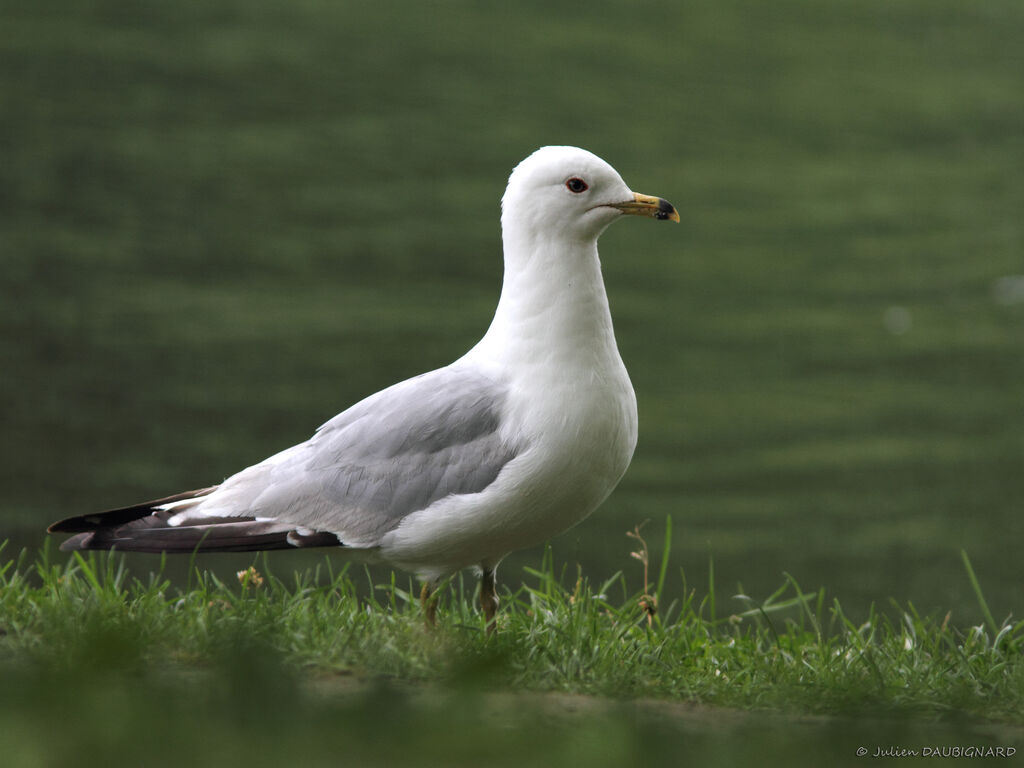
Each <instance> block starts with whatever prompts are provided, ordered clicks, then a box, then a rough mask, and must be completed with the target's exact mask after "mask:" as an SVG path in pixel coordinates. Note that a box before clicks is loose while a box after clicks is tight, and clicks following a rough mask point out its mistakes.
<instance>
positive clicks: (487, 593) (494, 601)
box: [480, 564, 498, 635]
mask: <svg viewBox="0 0 1024 768" xmlns="http://www.w3.org/2000/svg"><path fill="white" fill-rule="evenodd" d="M480 568H481V569H482V570H483V573H481V574H480V607H481V608H482V609H483V611H484V619H486V621H487V634H488V635H490V634H492V633H493V632H494V628H495V625H496V622H495V620H494V617H495V614H497V612H498V595H497V594H496V593H495V591H494V571H495V570H496V569H495V568H489V567H487V566H486V565H483V564H481V566H480Z"/></svg>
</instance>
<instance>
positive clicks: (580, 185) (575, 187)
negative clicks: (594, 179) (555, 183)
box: [565, 176, 589, 195]
mask: <svg viewBox="0 0 1024 768" xmlns="http://www.w3.org/2000/svg"><path fill="white" fill-rule="evenodd" d="M565 188H566V189H568V190H569V191H570V192H575V193H576V194H577V195H578V194H579V193H580V192H586V191H587V189H589V187H587V182H585V181H584V180H583V179H578V178H576V177H575V176H573V177H572V178H571V179H569V180H568V181H567V182H565Z"/></svg>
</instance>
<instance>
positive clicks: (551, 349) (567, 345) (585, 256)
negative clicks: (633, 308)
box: [473, 222, 621, 371]
mask: <svg viewBox="0 0 1024 768" xmlns="http://www.w3.org/2000/svg"><path fill="white" fill-rule="evenodd" d="M503 223H504V224H505V226H504V227H503V229H502V241H503V245H504V251H505V276H504V280H503V282H502V288H501V298H500V299H499V301H498V308H497V310H496V311H495V313H494V319H493V320H492V322H491V325H490V328H488V330H487V333H486V334H485V335H484V337H483V339H481V341H480V342H479V344H477V347H475V348H474V350H473V353H475V354H476V355H479V356H483V357H486V358H489V359H490V360H491V361H492V362H495V363H498V364H505V365H509V364H512V365H516V366H523V365H525V366H528V367H529V368H534V367H535V366H538V365H547V366H551V365H557V366H559V367H561V368H563V369H566V368H572V367H578V368H586V369H590V370H592V371H602V370H603V369H605V368H607V367H608V366H609V365H616V366H621V359H620V357H619V353H618V348H617V347H616V345H615V334H614V331H613V329H612V318H611V312H610V311H609V308H608V297H607V294H606V293H605V287H604V280H603V279H602V276H601V263H600V260H599V259H598V255H597V239H596V237H595V238H587V239H583V240H581V239H576V238H572V237H568V236H565V235H563V234H562V233H556V234H555V235H554V236H551V233H544V234H545V236H543V237H541V236H538V235H537V231H536V230H533V231H531V230H530V228H528V227H522V226H520V227H516V226H508V222H503Z"/></svg>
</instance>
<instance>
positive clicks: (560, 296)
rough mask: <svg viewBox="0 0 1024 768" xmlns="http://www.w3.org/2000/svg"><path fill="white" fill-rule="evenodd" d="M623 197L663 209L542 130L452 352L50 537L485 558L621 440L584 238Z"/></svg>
mask: <svg viewBox="0 0 1024 768" xmlns="http://www.w3.org/2000/svg"><path fill="white" fill-rule="evenodd" d="M624 214H632V215H640V216H649V217H652V218H655V219H670V220H672V221H677V222H678V221H679V215H678V213H676V210H675V208H673V207H672V205H671V204H669V203H668V202H667V201H665V200H662V199H660V198H657V197H650V196H648V195H641V194H637V193H634V192H632V191H631V190H630V189H629V187H627V186H626V184H625V182H623V180H622V178H621V177H620V176H619V174H618V173H617V172H616V171H615V169H614V168H612V167H611V166H610V165H608V163H606V162H605V161H603V160H601V159H600V158H599V157H597V156H595V155H593V154H591V153H590V152H587V151H585V150H582V149H578V148H576V147H543V148H541V149H539V150H537V151H536V152H534V153H533V154H532V155H530V156H529V157H527V158H526V159H525V160H523V161H522V162H521V163H520V164H519V165H518V166H517V167H516V168H515V170H514V171H513V172H512V175H511V176H510V178H509V180H508V187H507V188H506V190H505V194H504V196H503V197H502V201H501V228H502V242H503V246H504V254H505V273H504V280H503V283H502V288H501V297H500V299H499V301H498V307H497V310H496V311H495V314H494V319H493V321H492V322H491V325H490V327H489V328H488V330H487V333H485V334H484V336H483V338H482V339H481V340H480V342H479V343H477V344H476V346H474V347H473V348H472V349H471V350H470V351H469V352H467V353H466V354H465V355H464V356H463V357H461V358H459V359H458V360H456V361H455V362H454V363H452V364H451V365H448V366H446V367H444V368H440V369H438V370H436V371H431V372H430V373H425V374H423V375H421V376H417V377H415V378H412V379H409V380H407V381H403V382H401V383H399V384H395V385H394V386H391V387H388V388H387V389H384V390H382V391H381V392H378V393H377V394H375V395H371V396H370V397H368V398H366V399H365V400H362V401H361V402H359V403H356V404H355V405H353V406H352V407H351V408H349V409H348V410H346V411H344V412H343V413H341V414H339V415H338V416H335V417H334V418H333V419H331V420H330V421H328V422H327V423H326V424H324V425H323V426H321V427H320V428H319V429H318V430H317V431H316V433H315V434H314V435H313V437H311V438H310V439H309V440H307V441H306V442H304V443H300V444H299V445H296V446H293V447H291V448H288V449H286V450H284V451H282V452H281V453H278V454H276V455H274V456H271V457H270V458H269V459H266V460H265V461H262V462H260V463H259V464H255V465H253V466H251V467H249V468H247V469H243V470H242V471H241V472H239V473H237V474H235V475H232V476H231V477H229V478H227V479H226V480H225V481H224V482H222V483H220V484H219V485H214V486H210V487H208V488H201V489H199V490H195V491H187V492H185V493H179V494H177V495H174V496H168V497H165V498H162V499H156V500H154V501H148V502H145V503H143V504H136V505H134V506H130V507H124V508H121V509H114V510H111V511H109V512H102V513H98V514H91V515H83V516H79V517H73V518H69V519H66V520H62V521H60V522H57V523H54V524H53V525H51V526H50V528H49V530H50V532H52V533H58V532H59V533H75V534H77V535H75V536H73V537H71V538H70V539H68V540H67V541H65V542H64V543H63V545H62V546H61V549H65V550H75V549H114V548H116V549H119V550H129V551H140V552H193V551H200V552H203V551H210V552H226V551H248V550H260V549H285V548H289V547H310V546H341V547H345V548H347V549H350V550H358V551H362V552H364V553H367V554H370V555H371V556H374V557H376V558H379V559H380V560H383V561H385V562H387V563H390V564H392V565H395V566H398V567H400V568H403V569H406V570H410V571H412V572H414V573H416V574H417V575H418V576H420V578H422V579H423V580H424V592H423V595H422V599H423V603H424V609H425V613H426V616H427V619H428V621H430V622H433V610H434V601H433V600H432V599H430V589H431V585H433V584H436V582H437V581H438V580H439V579H440V578H442V577H445V576H447V575H450V574H452V573H454V572H456V571H458V570H460V569H462V568H467V567H479V568H480V569H481V570H482V572H483V573H482V577H481V587H480V600H481V607H482V610H483V613H484V616H485V618H486V625H487V627H488V629H491V628H493V620H494V616H495V611H496V610H497V597H496V595H495V585H494V572H495V568H496V567H497V565H498V563H499V562H500V561H501V559H502V558H503V557H504V556H505V555H507V554H508V553H509V552H512V551H514V550H517V549H522V548H524V547H528V546H531V545H534V544H537V543H539V542H542V541H544V540H546V539H548V538H550V537H551V536H554V535H555V534H558V533H560V532H562V531H564V530H566V529H567V528H570V527H571V526H573V525H575V524H576V523H578V522H580V521H581V520H583V518H585V517H586V516H587V515H589V514H590V513H591V512H593V511H594V509H595V508H596V507H597V506H598V505H599V504H601V502H602V501H604V500H605V498H607V496H608V494H609V493H611V491H612V489H613V488H614V487H615V486H616V485H617V484H618V482H619V479H620V478H621V477H622V475H623V473H625V471H626V467H627V466H629V462H630V459H631V458H632V456H633V448H634V447H635V445H636V439H637V412H636V396H635V395H634V393H633V387H632V385H631V384H630V381H629V376H628V375H627V373H626V368H625V366H624V365H623V363H622V358H621V357H620V356H619V350H618V347H617V346H616V344H615V335H614V332H613V330H612V319H611V313H610V311H609V308H608V299H607V296H606V294H605V288H604V281H603V279H602V277H601V265H600V261H599V259H598V254H597V239H598V237H599V236H600V234H601V233H602V232H603V231H604V229H605V228H606V227H607V226H608V225H609V224H611V223H612V222H613V221H615V220H616V219H618V218H620V217H621V216H623V215H624Z"/></svg>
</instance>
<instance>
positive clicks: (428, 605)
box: [420, 581, 437, 629]
mask: <svg viewBox="0 0 1024 768" xmlns="http://www.w3.org/2000/svg"><path fill="white" fill-rule="evenodd" d="M436 590H437V585H436V584H434V582H432V581H424V582H423V589H421V590H420V608H421V609H422V610H423V623H424V624H426V625H427V628H428V629H430V628H432V627H436V626H437V591H436Z"/></svg>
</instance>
